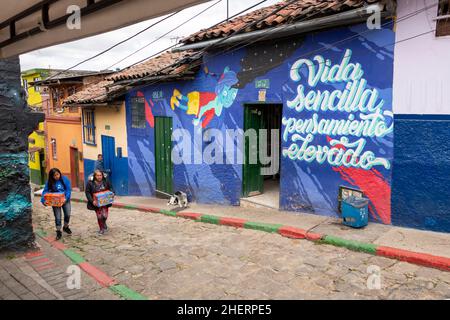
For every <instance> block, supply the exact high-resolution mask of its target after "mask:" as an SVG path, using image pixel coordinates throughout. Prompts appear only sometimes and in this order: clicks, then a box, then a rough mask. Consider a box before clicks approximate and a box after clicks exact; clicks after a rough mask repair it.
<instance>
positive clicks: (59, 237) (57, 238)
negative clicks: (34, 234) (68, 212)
mask: <svg viewBox="0 0 450 320" xmlns="http://www.w3.org/2000/svg"><path fill="white" fill-rule="evenodd" d="M61 237H62V232H61V231H59V230H58V231H56V240H59V239H61Z"/></svg>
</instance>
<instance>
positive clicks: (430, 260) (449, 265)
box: [377, 246, 450, 271]
mask: <svg viewBox="0 0 450 320" xmlns="http://www.w3.org/2000/svg"><path fill="white" fill-rule="evenodd" d="M377 255H378V256H383V257H387V258H394V259H398V260H401V261H406V262H410V263H414V264H418V265H422V266H425V267H432V268H436V269H441V270H445V271H450V258H446V257H439V256H433V255H431V254H426V253H419V252H413V251H407V250H401V249H396V248H391V247H383V246H379V247H377Z"/></svg>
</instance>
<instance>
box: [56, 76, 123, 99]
mask: <svg viewBox="0 0 450 320" xmlns="http://www.w3.org/2000/svg"><path fill="white" fill-rule="evenodd" d="M121 88H123V87H122V86H118V85H115V86H114V82H113V81H109V80H103V81H100V82H97V83H95V84H93V85H90V86H88V87H87V88H85V89H83V90H81V91H79V92H77V93H75V94H73V95H71V96H69V97H67V98H66V99H65V100H64V105H73V104H91V103H94V104H95V103H103V102H106V100H107V98H108V96H107V92H108V94H113V93H116V92H118V91H119V90H120V89H121Z"/></svg>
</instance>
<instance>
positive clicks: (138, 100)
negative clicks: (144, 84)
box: [131, 97, 146, 129]
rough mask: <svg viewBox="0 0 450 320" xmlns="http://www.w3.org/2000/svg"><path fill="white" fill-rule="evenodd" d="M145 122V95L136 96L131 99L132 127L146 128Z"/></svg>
mask: <svg viewBox="0 0 450 320" xmlns="http://www.w3.org/2000/svg"><path fill="white" fill-rule="evenodd" d="M145 124H146V122H145V103H144V97H134V98H132V100H131V127H132V128H136V129H144V128H145V126H146V125H145Z"/></svg>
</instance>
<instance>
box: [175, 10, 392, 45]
mask: <svg viewBox="0 0 450 320" xmlns="http://www.w3.org/2000/svg"><path fill="white" fill-rule="evenodd" d="M374 12H381V15H382V17H386V16H389V15H391V13H389V12H387V11H384V4H381V3H376V4H372V5H369V6H367V7H364V8H359V9H355V10H350V11H346V12H342V13H338V14H334V15H332V16H327V17H322V18H317V19H313V20H308V21H302V22H297V23H294V24H291V25H283V26H280V27H275V28H270V29H264V30H258V31H253V32H248V33H243V34H238V35H235V36H230V37H229V38H226V39H224V38H220V39H214V40H209V41H202V42H198V43H193V44H187V45H184V46H180V47H176V48H173V49H172V52H181V51H186V50H198V49H203V48H206V47H209V46H213V45H216V44H217V46H226V45H231V44H234V43H236V42H244V41H249V40H252V39H254V38H258V37H263V39H262V40H270V39H274V38H282V37H287V36H292V35H296V34H301V33H306V32H310V31H316V30H320V29H326V28H332V27H337V26H343V25H348V24H354V23H358V22H363V21H365V20H366V19H367V18H368V17H369V16H371V15H372V14H374ZM219 42H220V43H219Z"/></svg>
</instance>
